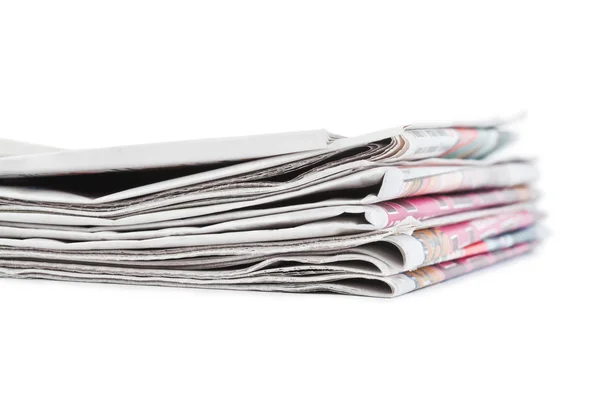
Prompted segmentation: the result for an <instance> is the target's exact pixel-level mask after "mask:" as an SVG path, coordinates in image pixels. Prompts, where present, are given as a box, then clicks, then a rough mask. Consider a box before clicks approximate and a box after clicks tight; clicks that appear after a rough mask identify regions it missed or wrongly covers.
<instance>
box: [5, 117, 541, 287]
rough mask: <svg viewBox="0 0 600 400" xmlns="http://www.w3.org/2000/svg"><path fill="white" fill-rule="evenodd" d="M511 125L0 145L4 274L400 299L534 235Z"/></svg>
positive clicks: (532, 208) (527, 182)
mask: <svg viewBox="0 0 600 400" xmlns="http://www.w3.org/2000/svg"><path fill="white" fill-rule="evenodd" d="M512 127H513V124H512V122H511V123H506V122H496V123H491V122H490V123H480V124H448V125H439V126H436V125H405V126H401V127H398V128H393V129H387V130H383V131H378V132H374V133H371V134H366V135H363V136H358V137H353V138H345V137H342V136H339V135H334V134H331V133H329V132H327V131H325V130H317V131H306V132H292V133H282V134H270V135H258V136H246V137H237V138H226V139H209V140H192V141H185V142H171V143H157V144H143V145H136V146H125V147H113V148H102V149H88V150H61V149H56V148H51V147H47V146H39V145H33V144H25V143H20V142H15V141H9V140H0V276H1V277H12V278H35V279H52V280H65V281H81V282H102V283H122V284H139V285H159V286H180V287H193V288H212V289H233V290H259V291H284V292H335V293H344V294H354V295H365V296H377V297H393V296H398V295H400V294H404V293H407V292H410V291H413V290H416V289H419V288H423V287H425V286H429V285H432V284H435V283H438V282H441V281H444V280H446V279H449V278H452V277H455V276H458V275H462V274H465V273H467V272H470V271H473V270H476V269H479V268H482V267H486V266H489V265H492V264H496V263H498V262H500V261H503V260H505V259H508V258H512V257H517V256H519V255H521V254H524V253H527V252H529V251H531V250H532V249H533V248H534V247H535V245H536V243H538V242H539V241H540V240H541V239H542V237H543V233H542V231H541V229H540V228H539V221H540V219H541V218H542V217H543V215H542V214H541V213H540V212H539V211H538V210H537V209H536V198H537V193H536V191H535V190H534V189H533V188H532V185H533V184H534V182H535V180H536V178H537V170H536V167H535V165H534V163H533V162H532V160H530V159H526V158H522V157H514V156H511V155H510V149H512V147H513V146H512V142H513V139H514V138H515V133H514V132H513V129H512ZM507 150H508V151H507Z"/></svg>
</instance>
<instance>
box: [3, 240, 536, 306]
mask: <svg viewBox="0 0 600 400" xmlns="http://www.w3.org/2000/svg"><path fill="white" fill-rule="evenodd" d="M511 241H512V243H514V245H512V246H505V245H506V244H508V243H510V242H511ZM489 243H490V244H489V247H490V250H489V251H484V252H474V253H473V254H472V255H468V256H466V257H463V258H459V259H457V260H454V261H445V262H442V263H439V264H435V265H431V266H426V267H421V268H418V269H415V270H413V271H407V272H403V273H399V274H394V275H378V274H368V273H362V272H360V271H357V272H347V268H346V269H344V270H342V271H337V270H336V265H335V264H334V265H330V266H328V268H322V265H314V266H311V265H305V266H304V267H305V268H304V269H305V271H304V272H305V273H302V271H299V270H297V269H294V266H293V265H292V266H288V267H287V268H285V269H279V270H274V271H271V272H270V273H269V274H262V275H261V274H251V273H250V274H247V275H246V276H243V277H230V278H223V277H216V278H209V277H207V276H206V274H204V276H201V277H198V275H199V273H200V271H169V270H140V269H135V270H132V269H126V268H106V267H101V266H87V265H77V264H56V263H44V262H31V261H20V262H11V260H0V277H2V276H3V277H11V278H29V279H52V280H64V281H79V282H96V283H120V284H136V285H155V286H177V287H192V288H207V289H229V290H257V291H283V292H298V293H300V292H334V293H343V294H353V295H361V296H373V297H395V296H399V295H402V294H405V293H408V292H411V291H414V290H417V289H421V288H424V287H427V286H431V285H433V284H436V283H439V282H442V281H444V280H447V279H450V278H453V277H456V276H460V275H463V274H465V273H468V272H471V271H474V270H477V269H480V268H483V267H487V266H490V265H493V264H495V263H497V262H500V261H503V260H505V259H507V258H511V257H515V256H517V255H521V254H524V253H526V252H528V251H530V250H531V249H532V248H533V246H534V244H535V241H527V240H525V239H524V238H517V239H516V240H515V239H508V235H506V236H503V237H498V238H497V239H496V240H495V241H489ZM492 243H493V244H492ZM484 247H485V244H482V245H480V246H479V248H480V249H483V248H484ZM492 248H493V249H495V250H494V251H492V250H491V249H492ZM319 267H321V268H320V269H319ZM338 269H339V268H338Z"/></svg>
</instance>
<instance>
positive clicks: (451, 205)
mask: <svg viewBox="0 0 600 400" xmlns="http://www.w3.org/2000/svg"><path fill="white" fill-rule="evenodd" d="M531 198H533V193H532V191H531V189H529V188H528V187H516V188H510V189H496V190H485V191H479V192H472V193H468V194H455V195H437V196H419V197H411V198H407V199H401V200H396V201H386V202H382V203H377V204H376V205H377V206H379V207H381V208H382V209H383V210H384V211H385V212H386V214H387V217H388V222H387V225H386V227H390V226H393V225H396V224H398V223H400V222H401V221H403V220H404V219H405V218H406V217H413V218H416V219H417V220H420V221H421V220H426V219H429V218H433V217H441V216H444V215H449V214H454V213H458V212H465V211H471V210H476V209H480V208H486V207H493V206H498V205H504V204H512V203H518V202H522V201H527V200H530V199H531Z"/></svg>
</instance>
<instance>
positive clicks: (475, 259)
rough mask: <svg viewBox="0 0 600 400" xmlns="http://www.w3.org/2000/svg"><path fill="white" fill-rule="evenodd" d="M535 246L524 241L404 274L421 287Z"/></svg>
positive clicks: (494, 262)
mask: <svg viewBox="0 0 600 400" xmlns="http://www.w3.org/2000/svg"><path fill="white" fill-rule="evenodd" d="M534 246H535V243H522V244H519V245H516V246H514V247H510V248H508V249H503V250H499V251H494V252H490V253H484V254H478V255H475V256H470V257H464V258H461V259H458V260H455V261H446V262H443V263H440V264H436V265H432V266H429V267H422V268H419V269H416V270H414V271H410V272H405V273H404V274H402V275H404V276H406V277H408V278H410V279H411V280H412V281H413V282H415V285H416V287H415V289H414V290H416V289H421V288H424V287H427V286H431V285H435V284H436V283H440V282H443V281H446V280H448V279H451V278H455V277H457V276H461V275H465V274H468V273H469V272H472V271H475V270H478V269H481V268H485V267H489V266H491V265H494V264H496V263H498V262H500V261H503V260H506V259H508V258H513V257H517V256H519V255H522V254H524V253H527V252H529V251H531V250H532V249H533V247H534Z"/></svg>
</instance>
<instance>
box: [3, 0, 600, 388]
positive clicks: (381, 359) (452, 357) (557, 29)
mask: <svg viewBox="0 0 600 400" xmlns="http://www.w3.org/2000/svg"><path fill="white" fill-rule="evenodd" d="M550 3H553V2H527V1H518V2H511V1H503V2H498V3H497V4H496V5H494V3H493V2H475V1H474V2H463V1H461V2H456V1H452V2H450V1H435V2H428V1H411V2H404V1H393V2H380V1H363V2H354V1H324V0H320V1H307V0H304V1H301V2H300V1H298V2H289V1H273V2H265V1H218V2H217V1H214V2H201V1H190V2H183V1H129V0H119V1H101V2H100V1H98V2H92V1H71V2H69V1H39V2H32V1H2V2H0V135H1V136H2V137H8V138H14V139H21V140H28V141H32V142H38V143H46V144H51V145H57V146H63V147H72V148H75V147H97V146H107V145H118V144H131V143H140V142H151V141H164V140H174V139H191V138H202V137H218V136H231V135H244V134H257V133H268V132H278V131H291V130H300V129H316V128H326V129H328V130H330V131H332V132H335V133H339V134H345V135H355V134H360V133H366V132H369V131H373V130H376V129H380V128H386V127H390V126H395V125H398V124H400V123H402V122H422V121H431V120H460V119H465V118H483V117H489V116H496V115H507V114H510V113H512V112H515V111H519V110H522V109H527V110H528V111H529V123H528V127H527V131H526V135H525V137H524V138H523V140H522V142H521V143H520V145H521V146H522V148H523V149H527V150H529V151H533V152H535V153H537V154H539V156H540V165H541V168H542V173H543V178H542V181H541V182H540V187H542V188H543V190H544V192H545V196H544V199H543V203H542V206H543V207H544V209H545V210H546V211H547V212H548V213H549V218H548V219H547V225H548V227H549V228H550V229H551V230H552V232H553V236H552V237H551V238H550V239H549V240H548V241H547V244H546V245H545V246H544V247H542V249H541V250H540V251H539V252H538V254H536V255H534V256H531V257H528V258H526V259H524V260H522V261H520V262H515V263H510V264H505V265H502V266H498V267H496V268H492V269H489V270H486V271H481V272H477V273H474V274H472V275H471V276H466V277H463V278H460V279H457V280H454V281H450V282H446V283H443V284H441V285H438V286H436V287H432V288H428V289H425V290H422V291H419V292H415V293H413V294H410V295H407V296H404V297H400V298H397V299H393V300H377V299H364V298H355V297H345V296H334V295H286V294H261V293H236V292H222V291H200V290H180V289H166V288H151V287H123V286H110V285H98V284H75V283H58V282H44V281H18V280H2V281H0V349H1V350H0V398H2V399H21V398H23V399H25V398H60V399H75V398H77V399H100V398H102V399H106V398H111V399H112V398H115V399H116V398H129V399H132V398H143V399H153V398H228V397H236V398H241V397H242V396H243V397H244V398H254V397H256V398H303V399H306V398H321V397H326V396H327V397H328V398H346V397H347V398H354V397H356V398H369V399H374V398H381V396H387V397H386V398H399V397H403V398H410V399H412V398H440V397H441V396H449V397H450V398H455V397H457V396H460V397H462V398H525V396H528V397H532V396H535V398H542V397H543V396H544V395H554V396H557V398H567V397H568V398H577V399H584V398H598V396H599V391H598V387H597V372H598V359H599V356H600V354H599V351H598V350H599V349H598V337H599V336H598V335H599V334H600V331H599V329H598V326H597V324H598V311H597V309H598V304H600V303H599V301H598V300H599V296H598V288H597V286H598V279H599V278H600V274H599V268H600V265H599V264H600V263H599V262H598V256H597V254H594V252H595V251H597V249H598V245H597V244H596V243H597V239H596V237H595V234H596V229H597V227H598V222H600V221H599V220H598V213H597V203H596V198H595V195H594V193H596V192H597V187H598V170H599V168H598V164H597V154H598V148H599V147H598V146H599V144H600V143H599V141H598V135H599V129H600V124H599V123H598V107H599V100H598V92H599V91H598V89H600V88H599V85H598V71H599V70H600V65H599V62H598V60H597V55H598V42H597V38H598V37H599V34H600V29H599V28H598V21H597V17H598V14H597V11H595V10H594V9H595V7H592V4H593V2H587V3H584V2H578V1H570V2H566V3H564V5H563V6H562V7H555V6H552V5H551V4H550ZM586 4H587V5H588V6H586Z"/></svg>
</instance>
